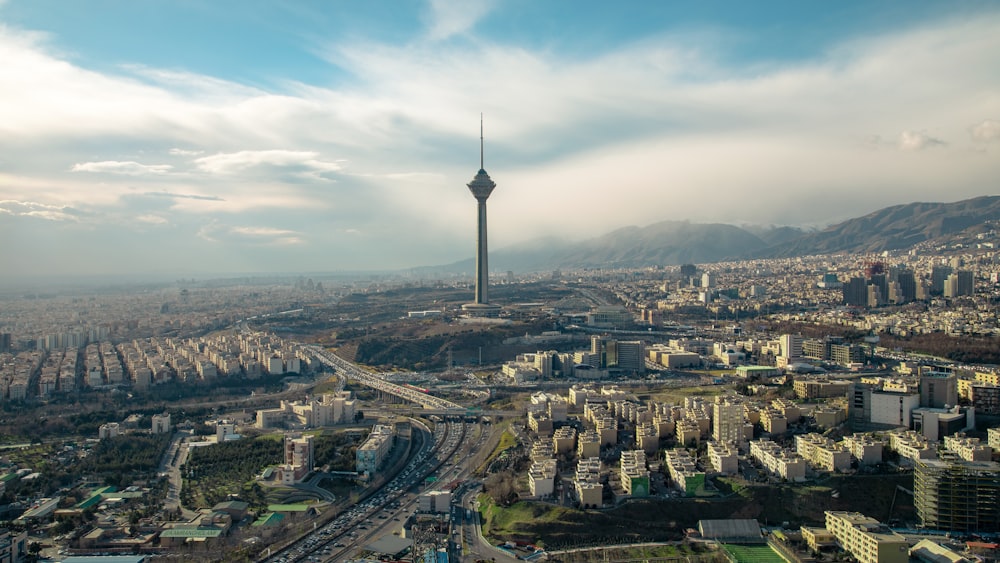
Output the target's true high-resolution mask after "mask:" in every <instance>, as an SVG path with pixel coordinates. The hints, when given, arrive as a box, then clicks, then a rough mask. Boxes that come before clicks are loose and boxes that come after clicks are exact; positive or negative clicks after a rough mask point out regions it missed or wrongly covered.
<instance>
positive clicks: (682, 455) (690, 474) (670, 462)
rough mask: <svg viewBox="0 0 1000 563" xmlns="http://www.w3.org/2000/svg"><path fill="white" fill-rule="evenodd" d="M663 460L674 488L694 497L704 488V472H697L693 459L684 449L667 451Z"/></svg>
mask: <svg viewBox="0 0 1000 563" xmlns="http://www.w3.org/2000/svg"><path fill="white" fill-rule="evenodd" d="M664 458H665V461H666V462H667V472H668V473H669V475H670V481H671V482H672V484H673V486H674V488H676V489H677V490H679V491H681V492H682V493H684V494H685V495H686V496H694V495H695V494H697V493H698V491H699V490H700V489H703V488H704V487H705V472H704V471H699V470H698V466H697V465H696V464H695V462H694V458H692V457H691V454H690V453H688V451H687V450H685V449H684V448H675V449H673V450H667V451H666V452H665V454H664Z"/></svg>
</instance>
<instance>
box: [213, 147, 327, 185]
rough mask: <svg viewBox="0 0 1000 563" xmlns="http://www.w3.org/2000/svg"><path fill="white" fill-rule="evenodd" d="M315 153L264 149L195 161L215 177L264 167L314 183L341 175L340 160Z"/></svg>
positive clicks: (218, 155)
mask: <svg viewBox="0 0 1000 563" xmlns="http://www.w3.org/2000/svg"><path fill="white" fill-rule="evenodd" d="M318 157H319V154H318V153H316V152H313V151H291V150H263V151H250V150H247V151H239V152H234V153H221V154H216V155H212V156H203V157H201V158H199V159H197V160H195V164H196V165H197V166H198V168H200V169H201V170H204V171H205V172H209V173H211V174H222V175H230V174H239V173H242V172H246V171H248V170H251V169H257V168H260V167H273V168H277V169H282V168H284V169H288V170H289V171H291V173H292V174H293V175H295V176H299V177H302V178H309V179H313V180H328V179H329V178H327V177H326V176H325V175H326V174H328V173H331V172H339V171H340V169H341V164H340V161H325V160H320V159H319V158H318Z"/></svg>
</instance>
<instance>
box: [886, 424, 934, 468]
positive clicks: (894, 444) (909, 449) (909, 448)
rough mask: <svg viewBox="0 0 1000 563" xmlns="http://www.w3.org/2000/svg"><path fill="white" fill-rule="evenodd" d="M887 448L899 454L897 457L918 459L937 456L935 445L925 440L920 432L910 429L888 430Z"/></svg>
mask: <svg viewBox="0 0 1000 563" xmlns="http://www.w3.org/2000/svg"><path fill="white" fill-rule="evenodd" d="M888 437H889V449H890V450H892V451H894V452H896V453H897V454H899V457H901V458H904V459H908V460H910V461H916V460H918V459H934V458H935V457H937V446H936V445H935V444H932V443H931V442H930V441H928V440H927V438H925V437H924V436H923V435H922V434H918V433H916V432H914V431H912V430H905V431H903V432H889V433H888Z"/></svg>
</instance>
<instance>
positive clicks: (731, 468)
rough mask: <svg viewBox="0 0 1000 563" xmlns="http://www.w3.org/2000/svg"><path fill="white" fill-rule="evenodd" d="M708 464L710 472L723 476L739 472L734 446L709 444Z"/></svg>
mask: <svg viewBox="0 0 1000 563" xmlns="http://www.w3.org/2000/svg"><path fill="white" fill-rule="evenodd" d="M707 446H708V464H709V466H710V467H711V468H712V471H715V472H716V473H721V474H723V475H735V474H736V473H738V472H739V452H738V451H737V449H736V446H734V445H732V444H724V443H719V442H709V443H708V444H707Z"/></svg>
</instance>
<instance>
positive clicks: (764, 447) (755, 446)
mask: <svg viewBox="0 0 1000 563" xmlns="http://www.w3.org/2000/svg"><path fill="white" fill-rule="evenodd" d="M750 457H752V458H753V459H755V460H757V462H758V463H760V464H761V465H762V466H764V468H765V469H766V470H767V471H768V472H769V473H770V474H771V475H776V476H778V477H781V478H783V479H787V480H789V481H793V480H796V479H804V478H805V476H806V462H805V460H804V459H802V458H800V457H797V456H796V455H795V454H793V453H791V452H789V451H787V450H784V449H782V448H781V446H779V445H778V444H775V443H774V442H772V441H770V440H768V439H765V438H762V439H760V440H754V441H753V442H750Z"/></svg>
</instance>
